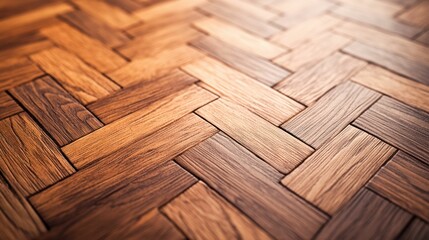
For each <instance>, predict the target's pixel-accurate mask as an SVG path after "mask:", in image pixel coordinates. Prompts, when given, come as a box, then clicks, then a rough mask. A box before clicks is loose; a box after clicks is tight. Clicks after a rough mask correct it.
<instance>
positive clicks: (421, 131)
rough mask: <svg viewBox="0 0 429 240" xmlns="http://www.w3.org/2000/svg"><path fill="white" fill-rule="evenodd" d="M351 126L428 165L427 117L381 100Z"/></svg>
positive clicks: (394, 101)
mask: <svg viewBox="0 0 429 240" xmlns="http://www.w3.org/2000/svg"><path fill="white" fill-rule="evenodd" d="M354 125H356V126H358V127H360V128H362V129H364V130H365V131H368V132H369V133H371V134H373V135H375V136H377V137H378V138H380V139H382V140H383V141H385V142H387V143H389V144H391V145H392V146H395V147H397V148H399V149H401V150H403V151H405V152H408V153H411V154H412V155H413V156H415V157H418V158H420V160H422V161H424V162H426V163H429V158H428V156H429V149H428V148H427V143H428V142H429V114H428V113H426V112H423V111H420V110H417V109H414V108H412V107H409V106H407V105H405V104H403V103H401V102H398V101H396V100H394V99H391V98H389V97H382V98H381V99H380V100H379V101H378V102H377V103H376V104H374V105H373V106H372V107H371V108H370V109H369V110H368V111H366V112H364V113H363V114H362V115H361V116H360V117H359V118H358V119H356V120H355V121H354Z"/></svg>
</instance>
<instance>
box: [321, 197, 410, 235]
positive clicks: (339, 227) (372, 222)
mask: <svg viewBox="0 0 429 240" xmlns="http://www.w3.org/2000/svg"><path fill="white" fill-rule="evenodd" d="M411 217H412V216H411V214H409V213H407V212H405V211H404V210H402V209H401V208H399V207H398V206H396V205H394V204H392V203H390V202H388V201H387V200H385V199H383V198H382V197H380V196H378V195H377V194H375V193H373V192H371V191H369V190H367V189H362V190H361V191H360V192H359V193H358V194H357V195H356V196H355V197H354V198H353V199H352V200H351V201H350V202H349V203H348V204H347V205H346V206H344V208H343V209H341V211H339V212H338V213H337V214H335V215H334V216H332V219H331V220H330V221H329V222H328V223H327V224H326V225H325V226H324V227H323V229H322V231H321V232H320V233H319V234H318V235H317V239H395V238H396V237H397V236H398V235H399V234H400V233H401V231H402V229H404V228H405V226H406V225H407V223H408V222H409V221H410V219H411Z"/></svg>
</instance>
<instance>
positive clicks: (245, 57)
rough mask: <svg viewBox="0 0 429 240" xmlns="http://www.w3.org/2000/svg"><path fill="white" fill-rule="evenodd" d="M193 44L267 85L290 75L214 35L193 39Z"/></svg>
mask: <svg viewBox="0 0 429 240" xmlns="http://www.w3.org/2000/svg"><path fill="white" fill-rule="evenodd" d="M191 44H192V46H194V47H196V48H198V49H199V50H201V51H203V52H205V53H207V54H209V55H210V56H212V57H214V58H217V59H218V60H220V61H222V62H225V63H226V64H227V65H230V66H232V67H234V68H236V69H237V70H239V71H241V72H243V73H245V74H247V75H249V76H250V77H252V78H254V79H257V80H258V81H260V82H262V83H263V84H265V85H267V86H272V85H274V84H276V83H277V82H279V81H281V80H283V79H284V78H285V77H287V76H289V72H288V71H286V70H285V69H283V68H281V67H279V66H277V65H274V64H273V63H271V62H270V61H268V60H266V59H264V58H260V57H258V56H255V55H253V54H250V53H248V52H245V51H243V50H240V49H238V48H236V47H233V46H231V45H229V44H227V43H225V42H223V41H220V40H218V39H216V38H213V37H204V38H200V39H197V40H194V41H192V42H191Z"/></svg>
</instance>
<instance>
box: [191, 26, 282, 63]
mask: <svg viewBox="0 0 429 240" xmlns="http://www.w3.org/2000/svg"><path fill="white" fill-rule="evenodd" d="M194 26H195V27H197V28H198V29H199V30H201V31H204V32H206V33H208V34H209V35H210V36H213V37H215V38H217V39H219V40H221V41H223V42H226V43H228V44H230V45H231V46H234V47H236V48H239V49H241V50H243V51H245V52H249V53H252V54H255V55H258V56H259V57H263V58H268V59H271V58H274V57H276V56H278V55H280V54H281V53H283V52H285V51H286V49H284V48H282V47H280V46H278V45H276V44H273V43H271V42H269V41H267V40H265V39H263V38H260V37H257V36H255V35H252V34H249V33H247V32H246V31H243V30H241V29H240V28H238V27H235V26H234V25H231V24H228V23H226V22H223V21H222V20H217V19H215V18H206V19H202V20H199V21H197V22H195V23H194Z"/></svg>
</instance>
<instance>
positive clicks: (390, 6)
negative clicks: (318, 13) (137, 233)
mask: <svg viewBox="0 0 429 240" xmlns="http://www.w3.org/2000/svg"><path fill="white" fill-rule="evenodd" d="M336 2H338V3H340V4H341V5H343V6H346V7H349V8H355V9H357V10H358V11H367V12H369V13H375V14H381V15H386V16H390V17H392V18H394V16H395V15H396V14H398V13H399V12H400V11H402V10H404V6H402V5H400V4H398V3H395V2H393V1H389V0H388V1H379V0H336Z"/></svg>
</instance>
